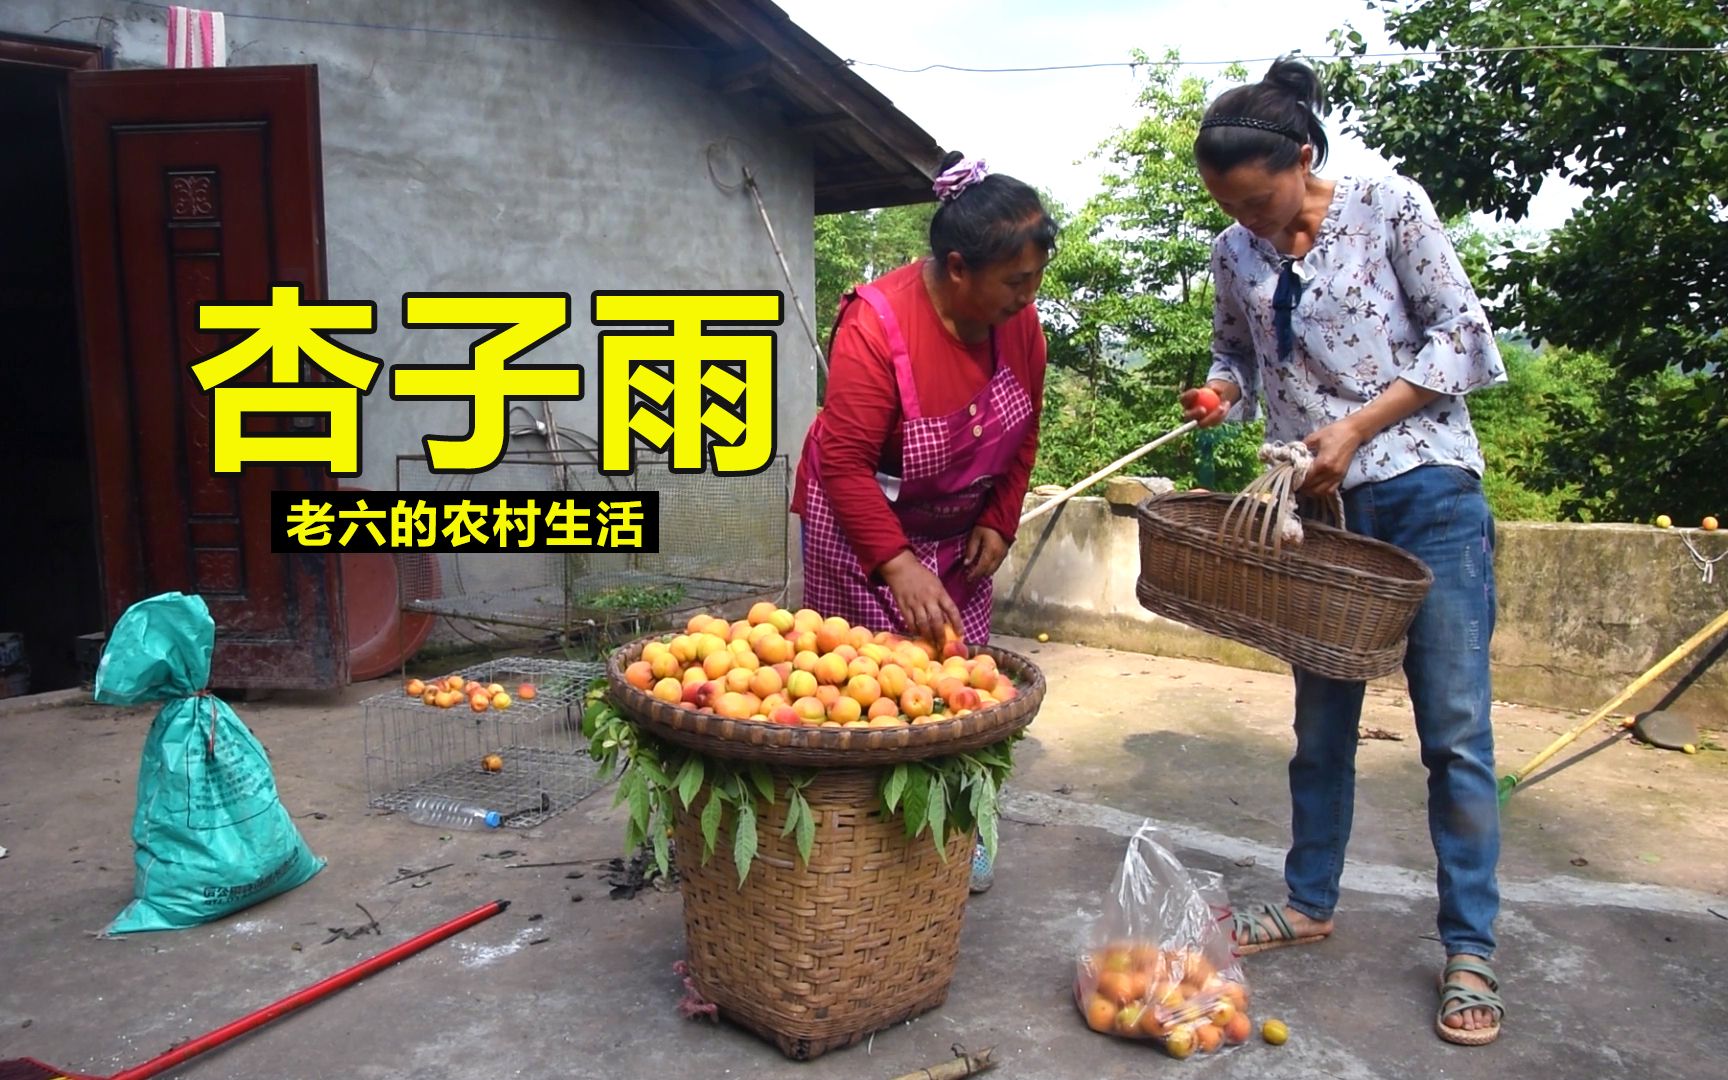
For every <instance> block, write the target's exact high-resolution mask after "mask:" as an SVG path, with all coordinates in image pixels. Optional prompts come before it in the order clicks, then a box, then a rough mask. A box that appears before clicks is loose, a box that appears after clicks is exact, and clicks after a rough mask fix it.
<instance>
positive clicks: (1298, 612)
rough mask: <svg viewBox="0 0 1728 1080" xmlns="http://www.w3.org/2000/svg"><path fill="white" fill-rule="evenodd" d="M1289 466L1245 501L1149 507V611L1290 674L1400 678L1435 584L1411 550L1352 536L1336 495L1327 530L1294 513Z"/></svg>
mask: <svg viewBox="0 0 1728 1080" xmlns="http://www.w3.org/2000/svg"><path fill="white" fill-rule="evenodd" d="M1293 487H1294V485H1293V483H1292V476H1291V470H1290V468H1289V466H1287V465H1286V466H1279V467H1275V468H1273V469H1272V470H1270V471H1269V472H1267V473H1265V474H1263V475H1262V476H1261V477H1260V478H1259V479H1257V480H1256V481H1255V482H1254V483H1253V484H1251V485H1250V486H1249V487H1248V488H1247V489H1245V490H1244V491H1243V492H1242V493H1241V494H1239V495H1235V496H1231V495H1219V494H1213V493H1210V492H1206V493H1200V492H1183V493H1177V494H1170V495H1156V496H1153V497H1151V498H1149V499H1147V500H1146V501H1145V502H1143V503H1141V504H1140V506H1139V507H1138V508H1137V510H1136V513H1137V515H1138V517H1139V520H1140V578H1139V581H1138V582H1137V583H1136V586H1135V590H1134V591H1135V595H1136V596H1138V597H1139V600H1140V603H1141V606H1143V607H1145V608H1146V609H1147V610H1149V611H1153V612H1156V613H1157V614H1159V615H1164V616H1167V617H1169V618H1172V619H1175V620H1177V621H1178V622H1182V623H1186V624H1187V625H1189V626H1193V627H1196V628H1197V629H1201V630H1205V631H1207V632H1208V633H1212V634H1217V635H1218V636H1219V637H1224V638H1228V639H1230V640H1231V641H1236V642H1240V643H1242V644H1244V645H1250V646H1253V647H1254V648H1257V649H1260V650H1262V651H1264V652H1267V653H1270V654H1272V655H1273V656H1276V657H1278V658H1279V659H1280V660H1283V661H1285V662H1286V663H1289V664H1290V665H1291V666H1292V667H1296V668H1299V669H1302V670H1304V671H1311V672H1314V673H1316V674H1319V675H1325V676H1329V677H1331V678H1334V679H1350V680H1366V679H1374V678H1378V677H1380V676H1382V675H1387V674H1390V673H1391V672H1393V671H1395V670H1397V668H1398V666H1399V665H1400V663H1402V661H1403V658H1404V639H1405V635H1406V634H1407V633H1408V632H1409V629H1410V621H1411V620H1412V619H1413V618H1415V616H1416V609H1417V608H1418V607H1420V606H1421V604H1422V600H1423V598H1424V597H1426V596H1427V594H1428V587H1429V586H1430V585H1431V584H1433V581H1434V575H1433V573H1432V572H1431V571H1430V570H1429V569H1428V567H1427V566H1426V565H1424V564H1423V563H1422V561H1421V560H1420V559H1417V558H1416V557H1415V556H1413V555H1411V554H1410V553H1408V552H1406V551H1404V550H1402V549H1400V548H1397V547H1394V546H1392V545H1391V544H1387V543H1383V542H1381V541H1379V540H1372V539H1369V538H1368V537H1365V536H1360V535H1357V534H1355V533H1351V532H1347V531H1345V529H1344V528H1343V527H1342V526H1343V506H1342V504H1341V503H1340V502H1339V501H1338V499H1337V497H1336V496H1334V497H1333V499H1332V500H1330V502H1329V503H1327V504H1323V506H1322V508H1321V509H1322V510H1323V511H1324V512H1325V513H1326V515H1327V516H1328V517H1330V518H1331V523H1330V524H1328V523H1325V522H1322V521H1318V520H1305V521H1303V522H1302V523H1301V526H1300V532H1301V535H1302V539H1301V541H1300V542H1298V543H1290V542H1286V541H1285V540H1284V533H1285V531H1286V530H1287V529H1288V528H1289V525H1288V524H1287V523H1286V522H1287V521H1288V520H1289V519H1290V518H1291V517H1292V516H1293V515H1294V513H1295V510H1294V505H1295V495H1294V491H1293Z"/></svg>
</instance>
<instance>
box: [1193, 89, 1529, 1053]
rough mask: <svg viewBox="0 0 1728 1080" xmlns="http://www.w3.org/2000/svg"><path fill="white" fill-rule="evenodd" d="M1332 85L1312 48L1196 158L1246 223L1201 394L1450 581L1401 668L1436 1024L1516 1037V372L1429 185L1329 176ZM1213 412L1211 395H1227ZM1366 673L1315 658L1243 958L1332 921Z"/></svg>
mask: <svg viewBox="0 0 1728 1080" xmlns="http://www.w3.org/2000/svg"><path fill="white" fill-rule="evenodd" d="M1323 111H1324V102H1323V100H1322V98H1321V94H1320V88H1319V83H1318V80H1317V79H1316V78H1315V76H1314V73H1313V71H1312V70H1311V69H1309V68H1308V67H1307V66H1306V65H1304V64H1302V63H1300V62H1298V61H1294V60H1281V61H1279V62H1277V63H1275V64H1274V65H1273V66H1272V68H1271V70H1270V71H1269V72H1267V74H1266V77H1265V78H1264V79H1262V80H1261V81H1260V82H1259V83H1257V84H1252V85H1248V86H1243V87H1239V88H1237V89H1234V90H1231V91H1229V92H1228V93H1226V94H1223V95H1221V96H1220V97H1219V98H1218V99H1217V100H1216V101H1215V102H1213V104H1212V105H1211V107H1210V108H1209V109H1208V110H1207V112H1206V118H1205V120H1204V121H1203V122H1202V124H1201V130H1200V133H1199V136H1198V137H1197V138H1196V139H1195V142H1194V156H1195V158H1196V161H1197V163H1198V165H1199V169H1200V174H1201V177H1202V179H1203V180H1204V181H1205V183H1206V187H1207V189H1208V190H1209V191H1210V192H1211V193H1212V196H1213V198H1214V199H1216V200H1217V202H1218V205H1219V206H1221V207H1222V208H1223V209H1224V211H1225V212H1226V213H1228V214H1229V215H1230V216H1231V217H1233V218H1235V219H1236V224H1235V225H1232V226H1231V227H1230V228H1228V229H1226V230H1225V231H1224V232H1223V233H1222V234H1220V235H1219V237H1218V238H1217V240H1216V241H1215V242H1214V243H1213V247H1212V272H1213V279H1214V282H1215V283H1216V287H1217V298H1216V302H1215V304H1216V306H1215V311H1214V317H1213V354H1214V362H1213V365H1212V370H1211V374H1210V377H1209V379H1208V382H1207V385H1208V386H1209V387H1210V388H1211V390H1212V391H1214V392H1215V393H1216V394H1217V395H1218V397H1219V399H1221V400H1220V402H1219V403H1217V404H1216V405H1214V404H1213V403H1211V402H1209V401H1206V400H1205V398H1206V397H1207V396H1208V395H1204V394H1201V393H1200V392H1199V391H1197V390H1190V391H1187V392H1186V393H1184V394H1183V395H1182V404H1183V406H1184V408H1185V409H1186V410H1187V414H1188V416H1189V418H1190V419H1194V420H1197V421H1199V422H1200V423H1201V424H1202V425H1203V426H1209V425H1213V424H1218V423H1221V422H1223V421H1225V420H1226V419H1230V420H1251V419H1253V417H1254V416H1255V412H1256V407H1257V401H1258V399H1261V398H1264V399H1265V402H1266V437H1267V439H1268V440H1269V441H1279V442H1293V441H1299V442H1302V443H1305V444H1306V445H1307V446H1308V448H1309V449H1310V450H1311V451H1312V453H1313V458H1314V460H1313V465H1312V467H1311V468H1310V470H1309V473H1308V476H1307V480H1306V483H1305V485H1304V487H1303V489H1302V490H1303V491H1304V493H1306V494H1309V495H1322V496H1329V495H1330V494H1331V493H1332V492H1334V491H1337V492H1340V493H1341V494H1342V496H1343V502H1344V510H1345V518H1346V524H1347V526H1348V527H1349V528H1350V529H1351V530H1352V531H1354V532H1358V533H1362V534H1364V535H1367V536H1372V537H1375V538H1377V539H1380V540H1384V541H1387V542H1388V543H1392V544H1395V545H1397V546H1399V547H1401V548H1403V549H1405V550H1406V551H1409V552H1411V553H1412V554H1414V555H1416V556H1417V557H1418V558H1420V559H1422V560H1423V561H1424V562H1425V563H1427V564H1428V566H1429V567H1430V568H1431V569H1432V570H1433V572H1434V584H1433V587H1432V588H1431V590H1430V591H1429V594H1428V597H1427V599H1426V600H1425V601H1424V603H1423V605H1422V607H1421V609H1420V610H1419V611H1418V613H1417V615H1416V618H1415V621H1414V623H1413V624H1412V626H1411V629H1410V639H1409V646H1408V651H1407V654H1406V657H1405V661H1404V674H1405V677H1406V679H1407V681H1408V683H1409V689H1410V700H1411V704H1412V706H1413V708H1414V711H1415V714H1416V730H1417V734H1418V736H1419V738H1420V740H1421V745H1422V763H1423V765H1425V766H1426V767H1427V769H1428V821H1429V832H1430V835H1431V837H1432V839H1433V843H1434V852H1435V855H1436V856H1437V859H1438V864H1439V871H1438V887H1439V901H1440V903H1439V918H1438V924H1439V931H1440V940H1441V942H1442V944H1443V945H1444V946H1445V949H1446V964H1445V966H1444V968H1443V971H1442V974H1441V977H1440V983H1441V987H1440V1007H1439V1012H1438V1014H1437V1016H1436V1019H1435V1029H1436V1031H1437V1032H1438V1033H1439V1035H1440V1037H1441V1038H1443V1039H1446V1040H1447V1041H1449V1042H1455V1043H1463V1044H1466V1045H1481V1044H1484V1043H1488V1042H1492V1041H1493V1040H1494V1039H1495V1038H1496V1037H1497V1036H1498V1035H1499V1033H1500V1018H1501V1016H1502V1015H1503V1014H1504V1008H1503V1006H1502V1003H1501V1000H1500V997H1499V995H1498V990H1499V984H1498V982H1497V981H1496V979H1495V976H1494V973H1493V971H1492V970H1491V969H1490V968H1489V966H1488V961H1489V960H1490V959H1491V958H1492V956H1493V953H1494V920H1495V917H1496V915H1497V914H1498V910H1499V888H1498V885H1497V882H1496V878H1495V867H1496V863H1497V862H1498V860H1499V851H1500V833H1499V807H1498V801H1497V797H1496V792H1495V777H1494V744H1493V732H1492V728H1491V727H1490V716H1489V708H1490V704H1491V701H1492V698H1491V696H1490V692H1489V675H1488V642H1489V638H1490V637H1491V635H1492V634H1493V631H1494V610H1495V593H1494V564H1493V555H1494V522H1493V519H1492V518H1491V516H1490V515H1489V512H1488V505H1487V503H1486V501H1485V500H1484V499H1483V496H1482V481H1481V474H1482V468H1483V465H1482V452H1481V449H1480V447H1479V446H1478V444H1477V441H1476V433H1475V431H1474V430H1473V429H1472V428H1471V426H1470V413H1469V410H1468V409H1467V408H1466V407H1465V404H1464V397H1465V395H1466V394H1468V393H1469V392H1470V391H1472V390H1476V389H1479V388H1481V387H1484V386H1491V385H1494V384H1495V383H1500V382H1504V381H1505V378H1506V375H1505V368H1504V366H1503V365H1502V363H1501V360H1500V354H1499V350H1498V349H1497V347H1496V346H1495V341H1494V333H1493V330H1492V329H1491V328H1490V327H1489V325H1488V320H1487V319H1486V317H1485V316H1484V315H1483V312H1482V305H1481V303H1480V302H1479V301H1478V299H1477V297H1476V294H1475V292H1474V291H1473V290H1472V289H1471V287H1470V283H1469V281H1468V280H1467V278H1466V277H1465V274H1464V269H1463V267H1462V265H1461V264H1460V263H1459V260H1458V256H1457V253H1456V252H1455V251H1454V250H1453V248H1452V245H1451V243H1450V242H1449V241H1448V240H1447V239H1446V235H1445V233H1444V231H1442V228H1441V224H1440V220H1439V218H1438V217H1437V216H1436V215H1435V212H1434V208H1433V206H1432V205H1431V203H1430V202H1429V199H1428V196H1427V194H1426V193H1425V192H1424V191H1423V190H1422V188H1421V187H1419V186H1418V185H1417V184H1415V183H1414V182H1412V181H1410V180H1408V179H1406V178H1404V177H1402V176H1396V175H1394V176H1385V177H1376V178H1372V179H1360V178H1341V179H1338V180H1336V181H1334V180H1326V179H1322V178H1320V177H1319V176H1316V175H1315V174H1314V169H1315V167H1317V166H1318V165H1320V164H1321V163H1322V162H1323V161H1324V160H1325V157H1326V134H1325V130H1324V128H1323V126H1322V124H1321V122H1320V115H1321V114H1322V113H1323ZM1208 406H1211V407H1208ZM1362 697H1363V684H1362V683H1360V682H1343V681H1339V680H1335V679H1327V678H1322V677H1320V676H1318V675H1314V674H1312V673H1309V672H1304V671H1298V672H1296V720H1295V727H1296V752H1295V756H1294V757H1293V759H1292V760H1291V762H1290V799H1291V834H1292V838H1291V846H1290V851H1289V854H1288V856H1287V858H1286V860H1285V864H1284V878H1285V885H1286V888H1287V890H1288V897H1287V899H1286V901H1285V903H1284V904H1283V905H1272V904H1264V905H1258V906H1256V907H1254V908H1252V909H1247V910H1243V911H1239V912H1237V913H1236V919H1235V924H1234V934H1235V939H1236V943H1237V948H1238V950H1239V951H1241V952H1244V953H1246V952H1256V951H1259V950H1262V949H1269V948H1277V947H1280V946H1285V945H1298V944H1305V943H1308V942H1318V941H1322V940H1324V939H1325V938H1326V936H1327V935H1329V934H1330V933H1331V932H1332V919H1333V912H1334V909H1335V908H1336V907H1337V904H1338V895H1339V879H1340V876H1341V875H1342V873H1343V869H1344V851H1345V845H1346V844H1347V843H1348V842H1349V839H1350V825H1351V816H1352V808H1353V803H1354V799H1355V758H1356V745H1357V722H1358V720H1359V719H1360V717H1361V712H1362Z"/></svg>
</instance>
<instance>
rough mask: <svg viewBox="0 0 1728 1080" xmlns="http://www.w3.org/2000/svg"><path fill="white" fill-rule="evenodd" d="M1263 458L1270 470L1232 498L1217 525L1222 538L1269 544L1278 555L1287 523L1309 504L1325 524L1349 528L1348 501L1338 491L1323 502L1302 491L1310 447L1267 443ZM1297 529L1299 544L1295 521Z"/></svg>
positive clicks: (1240, 542)
mask: <svg viewBox="0 0 1728 1080" xmlns="http://www.w3.org/2000/svg"><path fill="white" fill-rule="evenodd" d="M1260 460H1261V461H1264V462H1266V463H1267V465H1268V466H1269V468H1267V470H1266V471H1265V472H1263V473H1261V474H1260V475H1259V476H1257V477H1255V478H1254V479H1253V481H1252V482H1250V483H1249V484H1248V486H1247V487H1245V488H1243V489H1242V490H1241V492H1239V493H1238V494H1237V496H1236V497H1235V498H1234V499H1232V500H1231V502H1230V507H1229V509H1227V510H1226V511H1225V512H1224V520H1223V521H1222V522H1221V523H1220V524H1219V526H1218V536H1219V538H1220V539H1229V540H1234V541H1235V542H1236V543H1238V544H1242V545H1254V546H1257V547H1261V548H1266V547H1270V548H1271V549H1272V552H1273V554H1278V553H1279V552H1281V551H1283V548H1284V539H1285V527H1284V526H1285V522H1286V521H1290V522H1295V521H1296V520H1297V516H1298V513H1299V511H1300V510H1301V509H1304V508H1311V509H1312V511H1313V516H1314V519H1315V520H1318V521H1320V522H1321V523H1322V524H1329V525H1332V526H1334V527H1336V528H1340V529H1341V528H1343V527H1344V500H1343V499H1342V498H1341V497H1340V496H1339V494H1338V492H1337V491H1336V490H1334V491H1333V492H1332V494H1331V496H1330V497H1329V498H1325V499H1319V500H1313V499H1308V498H1306V497H1302V496H1299V495H1297V489H1298V488H1300V487H1301V486H1302V483H1303V481H1305V480H1306V479H1307V478H1308V469H1309V467H1310V466H1311V465H1312V464H1313V461H1314V456H1313V454H1312V452H1310V451H1309V449H1308V448H1307V447H1306V446H1305V445H1303V444H1302V443H1267V444H1265V445H1264V446H1262V447H1261V448H1260ZM1292 531H1293V533H1294V535H1293V536H1292V537H1291V540H1292V541H1293V542H1296V543H1300V542H1301V526H1300V525H1296V526H1295V527H1294V528H1293V530H1292Z"/></svg>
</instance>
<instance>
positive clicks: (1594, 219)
mask: <svg viewBox="0 0 1728 1080" xmlns="http://www.w3.org/2000/svg"><path fill="white" fill-rule="evenodd" d="M1370 7H1371V8H1376V9H1377V10H1379V11H1380V12H1381V14H1382V16H1383V18H1384V21H1385V26H1386V30H1387V33H1388V35H1389V37H1390V39H1391V40H1392V41H1393V42H1394V43H1396V44H1398V45H1401V46H1404V47H1407V48H1410V49H1418V50H1424V51H1440V55H1439V56H1438V57H1437V58H1434V59H1427V60H1403V61H1398V62H1395V63H1374V62H1370V61H1368V60H1367V59H1366V58H1365V57H1364V55H1363V54H1364V53H1365V51H1366V48H1365V45H1364V44H1363V41H1362V38H1361V36H1360V35H1359V34H1357V33H1355V32H1354V31H1348V32H1341V33H1338V34H1335V35H1334V45H1335V47H1336V49H1337V51H1338V53H1339V58H1338V60H1337V61H1336V62H1335V63H1333V64H1331V65H1329V67H1328V71H1327V78H1328V83H1329V86H1330V88H1331V92H1332V96H1333V99H1334V100H1335V101H1336V102H1337V103H1338V104H1339V105H1340V106H1341V114H1342V116H1343V117H1344V119H1345V122H1346V124H1347V126H1348V127H1350V128H1351V129H1353V130H1354V131H1356V132H1357V133H1358V134H1360V135H1361V136H1362V138H1363V139H1364V140H1365V141H1366V142H1367V143H1368V144H1369V145H1370V146H1372V147H1374V148H1376V149H1378V150H1380V151H1382V152H1383V153H1385V154H1387V155H1388V156H1389V157H1391V158H1393V159H1394V160H1396V161H1397V162H1399V163H1400V166H1401V168H1402V169H1403V170H1404V171H1405V172H1407V173H1409V174H1410V175H1411V176H1413V177H1414V178H1415V179H1417V180H1418V181H1420V182H1421V183H1422V184H1423V185H1424V186H1425V187H1427V188H1428V190H1429V191H1430V193H1431V194H1432V195H1433V198H1434V201H1435V203H1436V205H1437V206H1438V207H1439V208H1440V209H1441V211H1442V212H1443V213H1450V212H1455V211H1459V210H1463V209H1466V208H1468V209H1476V210H1482V211H1490V212H1496V213H1499V214H1502V215H1505V216H1508V217H1511V218H1514V219H1516V218H1519V217H1521V216H1523V215H1524V213H1525V212H1526V211H1527V210H1528V207H1529V203H1530V199H1531V197H1532V196H1533V195H1534V194H1535V193H1536V191H1537V190H1538V189H1539V188H1540V186H1541V185H1542V184H1543V183H1545V182H1547V178H1548V177H1549V176H1550V175H1551V174H1554V173H1558V174H1560V175H1561V176H1563V177H1564V178H1565V179H1566V181H1567V182H1569V183H1571V184H1574V185H1577V186H1579V187H1582V188H1584V189H1585V190H1587V191H1588V192H1589V193H1590V194H1589V196H1588V197H1587V199H1586V201H1585V202H1584V204H1583V206H1582V207H1581V208H1580V209H1579V210H1578V211H1577V212H1576V213H1575V214H1574V215H1573V216H1572V217H1571V219H1570V220H1568V221H1567V222H1566V223H1565V225H1563V226H1562V227H1561V228H1560V229H1558V230H1557V231H1555V232H1554V233H1553V234H1551V235H1550V236H1548V237H1547V238H1546V239H1545V240H1544V241H1543V242H1542V243H1541V244H1540V245H1536V246H1519V247H1514V248H1506V249H1503V250H1502V251H1501V252H1499V255H1498V257H1497V258H1496V259H1495V260H1494V263H1493V266H1494V269H1493V288H1492V289H1491V290H1488V291H1489V292H1491V293H1493V294H1496V295H1498V296H1499V297H1500V299H1501V303H1500V304H1499V305H1498V306H1497V309H1496V312H1495V314H1496V317H1497V319H1498V320H1499V322H1500V323H1501V324H1502V325H1503V326H1506V327H1516V328H1519V329H1521V330H1522V332H1523V333H1525V334H1527V335H1529V336H1530V337H1531V338H1533V339H1536V340H1539V341H1541V342H1544V343H1547V344H1551V345H1557V346H1562V347H1564V348H1567V349H1571V350H1591V351H1594V352H1596V353H1597V354H1599V355H1600V356H1601V357H1602V358H1603V359H1604V360H1606V361H1607V362H1608V364H1609V365H1610V366H1611V368H1612V370H1613V372H1614V377H1613V378H1611V379H1609V380H1607V381H1606V382H1605V383H1604V384H1602V386H1601V387H1600V391H1599V392H1598V393H1597V394H1596V395H1595V403H1594V408H1593V410H1589V411H1586V412H1580V411H1579V409H1580V407H1579V406H1578V405H1577V403H1576V402H1574V401H1571V400H1568V399H1561V398H1556V399H1554V400H1553V401H1546V400H1545V401H1544V404H1543V406H1542V407H1543V408H1545V409H1548V410H1549V412H1550V415H1551V418H1552V419H1553V421H1554V423H1555V429H1556V430H1555V437H1554V441H1553V443H1552V444H1551V445H1550V447H1549V448H1548V449H1549V451H1550V454H1549V456H1550V462H1549V464H1550V466H1551V469H1550V480H1551V482H1553V483H1554V484H1555V485H1556V486H1555V487H1554V488H1553V490H1555V491H1560V490H1567V491H1569V492H1570V493H1569V494H1567V495H1566V497H1565V499H1564V500H1563V506H1564V512H1566V513H1568V514H1573V515H1578V516H1586V517H1595V518H1607V517H1623V518H1645V517H1648V516H1651V515H1653V514H1655V513H1658V512H1669V513H1672V514H1673V515H1674V516H1675V517H1676V518H1677V519H1681V520H1696V519H1697V518H1699V517H1701V516H1702V515H1703V514H1705V513H1713V512H1719V511H1721V510H1723V509H1728V469H1723V468H1722V467H1721V462H1722V461H1723V460H1728V410H1725V406H1728V333H1725V330H1724V328H1725V327H1728V206H1725V204H1724V201H1723V199H1724V195H1723V193H1724V192H1728V52H1724V51H1723V47H1724V45H1725V44H1728V6H1725V5H1723V4H1719V3H1698V2H1696V0H1570V2H1568V3H1565V4H1549V3H1539V2H1538V0H1500V2H1497V3H1493V4H1481V3H1474V2H1472V0H1406V2H1394V3H1385V4H1378V5H1376V4H1370ZM1602 44H1606V45H1616V44H1618V45H1625V44H1659V45H1662V46H1666V47H1669V48H1676V47H1678V48H1693V49H1703V50H1714V51H1704V52H1677V51H1663V52H1655V51H1638V50H1631V49H1624V48H1620V49H1616V48H1579V47H1578V46H1580V45H1602ZM1509 45H1516V46H1520V47H1522V46H1548V47H1549V48H1544V49H1523V48H1520V49H1519V50H1517V51H1510V50H1506V49H1505V48H1504V47H1505V46H1509ZM1589 418H1594V420H1595V422H1594V423H1585V422H1584V421H1585V420H1586V419H1589ZM1573 485H1575V486H1573Z"/></svg>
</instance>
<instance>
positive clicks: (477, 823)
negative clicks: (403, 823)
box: [408, 795, 504, 829]
mask: <svg viewBox="0 0 1728 1080" xmlns="http://www.w3.org/2000/svg"><path fill="white" fill-rule="evenodd" d="M408 820H409V821H412V822H414V824H416V825H433V826H437V827H438V828H442V829H496V828H497V827H498V826H499V825H500V824H501V823H502V822H503V820H504V819H503V817H501V816H500V815H499V813H498V811H496V810H488V809H486V808H485V807H484V806H475V805H474V804H473V803H465V802H463V801H462V800H461V799H452V798H451V797H449V796H448V795H416V796H415V797H414V801H413V802H411V803H409V804H408Z"/></svg>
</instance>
